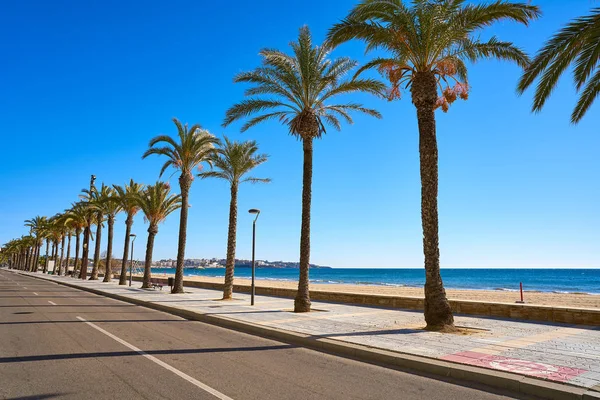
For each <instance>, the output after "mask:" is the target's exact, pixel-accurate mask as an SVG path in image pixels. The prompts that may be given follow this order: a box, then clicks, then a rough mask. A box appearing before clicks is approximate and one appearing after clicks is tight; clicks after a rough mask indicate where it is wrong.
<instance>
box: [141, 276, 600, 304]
mask: <svg viewBox="0 0 600 400" xmlns="http://www.w3.org/2000/svg"><path fill="white" fill-rule="evenodd" d="M152 276H153V277H157V278H158V277H167V276H169V275H168V274H161V273H153V274H152ZM183 279H184V280H188V281H197V282H210V283H223V277H210V276H198V275H185V276H184V277H183ZM234 284H241V285H250V284H251V280H250V279H249V278H237V277H236V278H235V280H234ZM297 285H298V284H297V282H295V281H287V280H272V279H257V280H256V286H263V287H273V288H283V289H296V288H297ZM310 288H311V290H320V291H329V292H341V293H360V294H380V295H390V296H401V297H421V298H423V297H424V292H423V288H420V287H410V286H388V285H368V284H348V283H313V282H311V283H310ZM523 293H524V299H525V303H527V304H535V305H546V306H555V307H579V308H597V309H600V294H588V293H585V294H584V293H554V292H542V291H526V290H524V291H523ZM446 295H447V297H448V298H449V299H456V300H471V301H489V302H496V303H514V302H515V301H517V300H519V299H520V298H519V296H520V295H519V291H518V290H515V291H509V290H504V289H503V290H493V289H492V290H489V289H488V290H486V289H450V288H447V289H446Z"/></svg>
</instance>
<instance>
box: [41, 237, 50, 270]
mask: <svg viewBox="0 0 600 400" xmlns="http://www.w3.org/2000/svg"><path fill="white" fill-rule="evenodd" d="M48 247H50V241H49V240H48V239H46V259H45V260H44V269H43V271H42V272H43V273H45V274H46V273H48Z"/></svg>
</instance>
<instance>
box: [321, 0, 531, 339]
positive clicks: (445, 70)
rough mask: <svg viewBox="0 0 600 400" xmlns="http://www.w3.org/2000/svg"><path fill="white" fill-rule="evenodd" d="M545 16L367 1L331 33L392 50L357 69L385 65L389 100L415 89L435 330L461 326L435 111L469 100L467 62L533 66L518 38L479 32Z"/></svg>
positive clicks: (428, 0) (447, 3) (444, 2)
mask: <svg viewBox="0 0 600 400" xmlns="http://www.w3.org/2000/svg"><path fill="white" fill-rule="evenodd" d="M538 15H539V9H538V7H536V6H531V5H527V4H521V3H515V4H513V3H508V2H504V1H497V2H493V3H489V4H479V5H471V4H464V1H463V0H439V1H433V0H421V1H414V2H413V4H412V7H409V6H407V5H406V4H405V3H404V2H403V1H401V0H364V1H362V2H361V3H360V4H358V5H357V6H356V7H355V8H354V9H353V10H352V11H351V12H350V14H349V15H348V16H347V17H346V19H344V20H342V21H341V22H340V23H338V24H336V25H334V26H333V27H332V29H331V30H330V32H329V34H328V40H329V41H330V42H332V43H333V44H340V43H342V42H346V41H348V40H351V39H360V40H363V41H365V42H366V44H367V51H369V50H374V49H378V50H382V51H384V52H386V53H388V55H389V56H388V57H380V58H376V59H374V60H372V61H371V62H369V63H367V64H366V65H365V66H363V67H362V68H361V69H360V70H359V71H358V73H361V72H362V71H365V70H367V69H369V68H378V69H379V71H380V72H381V73H382V74H383V75H384V76H386V77H387V78H388V79H389V81H390V82H391V87H390V88H389V90H388V93H387V95H388V99H389V100H393V99H397V98H399V97H400V89H401V88H410V93H411V96H412V102H413V104H414V105H415V108H416V110H417V120H418V125H419V153H420V164H421V165H420V170H421V220H422V225H423V253H424V255H425V276H426V280H425V320H426V322H427V327H428V329H432V330H441V329H444V328H447V329H454V328H453V327H454V318H453V316H452V312H451V310H450V305H449V304H448V300H447V298H446V292H445V290H444V286H443V283H442V278H441V275H440V264H439V262H440V261H439V245H438V240H439V239H438V210H437V194H438V150H437V139H436V122H435V110H436V109H437V108H438V107H441V108H442V110H443V111H447V110H448V107H449V104H451V103H452V102H453V101H454V100H456V98H457V97H460V98H461V99H465V100H466V99H467V97H468V89H469V86H468V82H467V67H466V62H475V61H477V60H479V59H486V58H497V59H500V60H507V61H513V62H516V63H517V64H518V65H519V66H521V67H526V66H527V65H528V62H529V59H528V57H527V55H526V54H525V53H524V52H523V51H521V50H520V49H519V48H517V47H515V46H514V45H513V44H512V43H510V42H503V41H500V40H498V39H497V38H496V37H491V38H490V39H489V40H486V41H482V40H480V39H479V37H478V35H479V32H480V31H481V30H482V29H483V28H485V27H487V26H489V25H491V24H493V23H494V22H497V21H501V20H513V21H516V22H519V23H522V24H525V25H527V24H528V23H529V21H531V20H532V19H535V18H536V17H537V16H538ZM452 83H455V84H454V85H453V86H451V85H452Z"/></svg>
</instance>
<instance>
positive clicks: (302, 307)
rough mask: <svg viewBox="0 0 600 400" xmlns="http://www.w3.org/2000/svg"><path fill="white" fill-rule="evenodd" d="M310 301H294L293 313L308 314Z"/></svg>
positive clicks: (297, 299) (296, 299)
mask: <svg viewBox="0 0 600 400" xmlns="http://www.w3.org/2000/svg"><path fill="white" fill-rule="evenodd" d="M310 304H311V303H310V300H306V299H299V298H295V299H294V312H296V313H302V312H310Z"/></svg>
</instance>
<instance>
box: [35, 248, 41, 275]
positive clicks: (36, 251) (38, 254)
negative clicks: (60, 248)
mask: <svg viewBox="0 0 600 400" xmlns="http://www.w3.org/2000/svg"><path fill="white" fill-rule="evenodd" d="M41 249H42V245H41V244H38V245H37V247H36V250H35V260H34V261H33V272H38V268H39V262H40V250H41Z"/></svg>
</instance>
